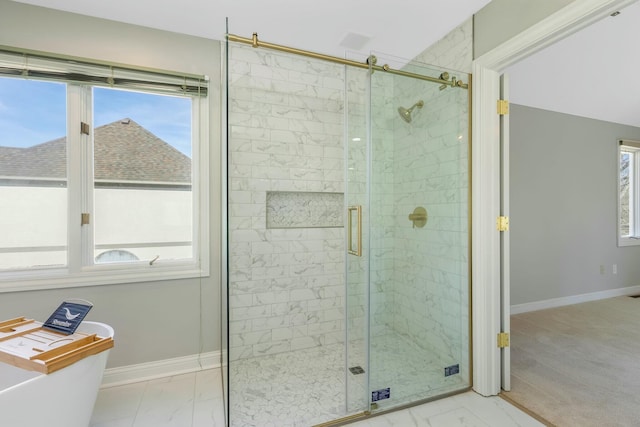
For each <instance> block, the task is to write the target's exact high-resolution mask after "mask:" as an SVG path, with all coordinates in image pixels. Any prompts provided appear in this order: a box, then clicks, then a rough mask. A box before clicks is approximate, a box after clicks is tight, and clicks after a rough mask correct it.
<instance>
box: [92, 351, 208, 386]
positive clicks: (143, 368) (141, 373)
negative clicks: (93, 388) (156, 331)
mask: <svg viewBox="0 0 640 427" xmlns="http://www.w3.org/2000/svg"><path fill="white" fill-rule="evenodd" d="M219 367H220V352H219V351H212V352H209V353H202V354H194V355H191V356H184V357H176V358H173V359H165V360H158V361H154V362H148V363H140V364H138V365H129V366H122V367H119V368H110V369H106V370H105V371H104V376H103V377H102V386H101V388H106V387H115V386H119V385H124V384H130V383H135V382H140V381H149V380H153V379H157V378H163V377H169V376H172V375H180V374H188V373H191V372H198V371H202V370H205V369H213V368H219Z"/></svg>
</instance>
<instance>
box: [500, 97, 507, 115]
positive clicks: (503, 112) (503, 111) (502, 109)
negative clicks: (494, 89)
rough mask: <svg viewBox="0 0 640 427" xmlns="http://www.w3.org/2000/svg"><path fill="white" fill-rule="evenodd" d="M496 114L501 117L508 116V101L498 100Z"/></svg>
mask: <svg viewBox="0 0 640 427" xmlns="http://www.w3.org/2000/svg"><path fill="white" fill-rule="evenodd" d="M498 114H500V115H501V116H505V115H507V114H509V101H507V100H506V99H498Z"/></svg>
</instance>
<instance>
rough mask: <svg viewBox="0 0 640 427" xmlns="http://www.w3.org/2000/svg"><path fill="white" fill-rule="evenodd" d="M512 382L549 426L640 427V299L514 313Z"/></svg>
mask: <svg viewBox="0 0 640 427" xmlns="http://www.w3.org/2000/svg"><path fill="white" fill-rule="evenodd" d="M511 386H512V388H511V391H510V392H508V393H504V397H505V398H507V399H509V400H512V401H513V402H515V403H517V404H518V405H520V406H522V407H524V408H526V409H528V410H530V411H531V412H534V413H536V414H538V415H540V416H541V417H542V418H544V419H546V420H548V421H549V424H550V425H555V426H558V427H565V426H566V427H569V426H579V427H584V426H597V427H605V426H640V298H631V297H617V298H611V299H606V300H601V301H594V302H587V303H583V304H576V305H571V306H566V307H559V308H553V309H548V310H540V311H536V312H530V313H523V314H518V315H514V316H512V317H511Z"/></svg>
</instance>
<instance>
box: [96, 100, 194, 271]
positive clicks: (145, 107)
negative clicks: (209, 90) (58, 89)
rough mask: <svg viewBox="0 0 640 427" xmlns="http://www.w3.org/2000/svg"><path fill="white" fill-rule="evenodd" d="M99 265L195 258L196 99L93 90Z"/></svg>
mask: <svg viewBox="0 0 640 427" xmlns="http://www.w3.org/2000/svg"><path fill="white" fill-rule="evenodd" d="M93 103H94V133H93V139H94V186H95V194H94V203H95V204H94V212H95V213H94V221H93V222H94V227H95V262H96V263H108V262H131V261H137V260H153V259H157V260H158V262H162V261H164V260H171V259H188V258H192V257H193V243H192V239H193V200H192V198H193V194H192V186H191V184H192V182H191V180H192V147H191V123H192V122H191V111H192V106H191V103H192V101H191V99H190V98H182V97H174V96H167V95H156V94H149V93H140V92H129V91H123V90H114V89H105V88H94V90H93Z"/></svg>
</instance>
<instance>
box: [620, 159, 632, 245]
mask: <svg viewBox="0 0 640 427" xmlns="http://www.w3.org/2000/svg"><path fill="white" fill-rule="evenodd" d="M633 157H634V155H633V153H630V152H628V151H620V236H622V237H628V236H629V235H630V232H631V228H630V226H631V219H632V218H633V215H632V211H631V210H632V209H631V208H632V203H631V194H632V192H631V183H632V182H633V181H632V178H633V177H632V176H631V175H632V168H631V165H632V164H634V162H633Z"/></svg>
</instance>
